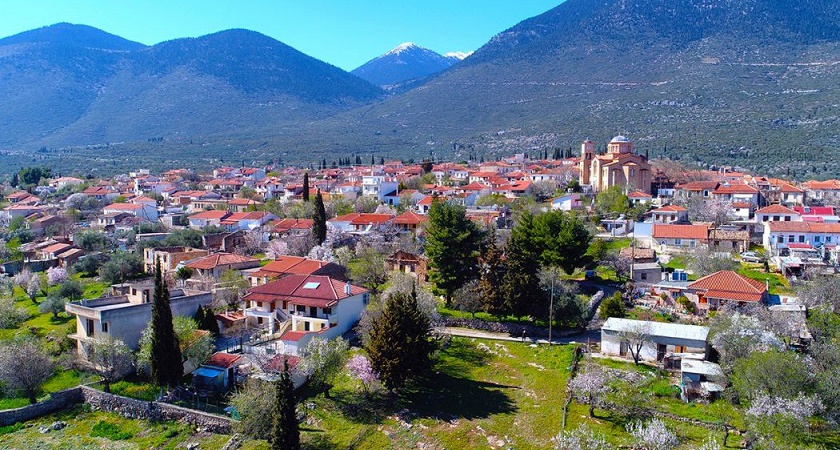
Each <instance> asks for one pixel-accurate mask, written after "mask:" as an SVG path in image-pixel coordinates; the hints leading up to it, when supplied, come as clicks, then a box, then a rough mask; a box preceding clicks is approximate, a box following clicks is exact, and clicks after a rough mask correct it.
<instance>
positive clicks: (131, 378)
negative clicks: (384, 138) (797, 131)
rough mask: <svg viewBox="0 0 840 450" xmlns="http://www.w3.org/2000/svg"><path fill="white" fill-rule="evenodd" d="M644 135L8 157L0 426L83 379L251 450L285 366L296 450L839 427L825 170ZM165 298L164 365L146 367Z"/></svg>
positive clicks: (644, 443)
mask: <svg viewBox="0 0 840 450" xmlns="http://www.w3.org/2000/svg"><path fill="white" fill-rule="evenodd" d="M643 152H645V149H641V150H640V149H637V148H635V147H634V145H633V142H632V141H631V139H628V138H627V137H624V136H616V137H615V138H613V139H611V140H610V141H609V142H592V141H589V140H586V141H584V142H582V144H581V148H580V151H576V152H574V153H573V152H572V151H571V150H569V151H560V150H559V149H558V150H556V151H555V152H554V153H553V154H549V152H548V151H546V152H541V153H540V154H527V153H519V154H515V155H512V156H510V157H507V158H503V159H500V160H498V161H483V160H474V159H473V158H472V157H471V156H470V157H469V159H468V160H466V161H459V162H455V161H423V162H420V163H417V162H404V161H391V160H385V159H380V160H379V161H376V160H375V159H374V160H372V161H369V164H363V163H362V161H361V159H360V158H358V157H357V159H356V161H350V160H349V159H348V160H342V161H337V162H332V163H330V164H328V163H327V161H326V160H324V161H321V162H318V163H315V164H314V165H312V166H310V167H291V166H284V167H281V166H269V167H229V166H225V167H218V168H216V169H215V170H213V172H212V173H195V172H193V171H192V170H190V169H189V168H173V169H171V170H168V171H166V172H163V173H151V172H150V171H149V170H144V169H137V170H136V171H134V172H131V173H127V174H122V175H118V176H114V177H111V178H108V179H105V178H101V179H97V178H91V177H89V176H85V175H83V174H77V175H76V176H68V175H64V174H62V175H64V176H53V173H52V171H51V170H49V169H46V168H42V167H28V168H25V169H22V170H21V171H20V172H19V173H18V174H15V176H14V177H13V179H12V180H10V181H9V182H7V183H5V184H4V185H3V203H2V208H0V218H2V231H3V232H2V236H3V241H2V245H0V259H2V266H0V272H2V274H3V277H2V278H0V281H1V282H2V287H0V291H2V298H0V309H2V310H3V314H2V316H3V318H2V320H0V327H2V329H0V339H2V347H3V348H2V350H0V353H2V355H0V383H1V384H2V386H3V388H4V397H3V398H2V399H0V409H2V411H0V427H3V428H2V430H3V431H0V446H13V445H14V441H13V439H15V438H16V436H21V434H20V433H25V432H26V428H24V427H25V425H23V424H24V423H31V422H27V421H30V420H39V421H41V422H39V424H40V423H43V424H44V425H39V426H41V427H42V428H44V429H46V431H43V430H42V431H41V432H40V433H41V434H42V435H43V436H45V438H48V437H49V436H50V435H58V434H59V433H68V431H67V430H74V429H76V428H74V425H73V422H72V420H73V419H72V418H70V417H67V416H61V412H62V411H66V410H72V409H70V408H73V407H74V406H73V405H75V404H84V405H87V407H90V408H93V410H94V411H95V412H91V411H90V410H86V412H84V414H88V415H95V414H103V415H102V416H96V417H100V419H97V420H100V423H109V424H111V425H109V426H113V427H120V426H121V427H123V428H124V430H123V431H125V430H128V429H134V428H132V425H130V421H129V419H131V420H135V419H138V420H139V419H144V420H150V421H152V422H160V421H163V422H166V423H169V422H167V421H170V422H171V421H175V422H177V421H178V420H180V423H189V424H190V426H189V427H187V428H186V431H184V430H182V431H181V432H179V433H181V434H182V435H183V437H182V439H183V440H182V441H178V442H175V441H172V442H171V443H172V444H175V445H183V446H185V447H187V448H190V447H188V444H189V445H192V444H195V446H196V447H198V448H214V446H217V447H219V448H221V445H217V443H219V442H221V443H223V444H225V443H227V444H230V443H231V442H232V441H233V440H234V439H233V438H228V437H227V434H230V433H232V432H233V431H235V432H236V433H237V434H236V436H237V437H236V439H240V440H242V442H239V441H237V442H236V446H226V447H225V448H238V446H244V445H251V444H246V443H243V442H244V441H247V440H249V439H253V445H254V446H255V447H247V448H262V447H259V446H260V445H268V444H267V443H266V440H268V441H271V440H272V435H271V430H272V429H271V426H270V424H271V415H272V414H274V411H275V410H274V406H275V405H274V404H273V403H271V402H268V406H266V402H259V401H257V400H256V399H258V398H271V397H272V396H274V395H275V394H274V389H273V388H271V387H270V386H273V385H274V383H279V382H278V381H277V380H285V379H286V378H288V382H289V383H291V384H292V385H294V387H295V394H294V395H295V396H296V397H297V399H298V402H297V415H296V416H295V417H293V421H295V420H296V421H295V429H296V430H297V426H298V425H297V423H298V422H299V424H300V429H301V431H302V432H301V435H300V436H301V440H302V442H303V446H304V447H305V448H338V447H342V448H343V447H354V448H407V447H409V446H411V447H416V448H549V447H552V446H554V448H558V449H566V448H582V447H574V446H573V445H572V444H571V443H572V442H583V441H587V440H588V441H587V442H594V443H598V442H600V443H601V444H602V445H603V446H602V447H583V448H619V447H620V446H624V447H622V448H704V449H720V448H767V449H769V448H815V449H816V448H837V447H836V446H837V445H840V434H838V433H837V429H836V420H837V419H838V418H840V390H838V387H837V383H836V377H837V376H838V375H840V373H838V368H837V367H838V366H837V364H836V362H837V361H838V359H837V358H839V357H840V353H838V352H840V334H838V331H837V330H838V327H837V326H836V324H837V323H840V322H838V317H840V316H838V310H837V309H836V308H838V307H840V289H838V288H840V277H838V276H837V273H838V269H840V180H829V181H804V182H795V181H792V180H784V179H778V178H771V177H766V176H763V175H762V174H754V173H746V172H744V171H741V170H738V169H737V168H729V167H720V168H718V169H716V170H699V169H694V168H691V167H687V166H683V165H681V164H678V163H676V162H674V161H670V160H662V159H656V160H653V159H650V160H649V159H648V157H647V156H646V154H645V153H643ZM161 302H164V303H161ZM160 305H168V307H167V308H166V311H167V312H166V314H164V315H167V316H171V317H170V320H169V321H168V323H170V325H169V328H170V329H171V330H173V333H174V337H175V339H174V340H173V341H172V342H175V345H176V347H175V350H174V352H175V353H177V354H176V355H174V357H175V358H176V359H175V360H174V361H175V363H171V361H173V360H170V365H171V364H174V365H175V366H180V367H181V369H182V370H177V373H176V375H175V376H174V378H170V379H169V381H168V382H164V383H161V382H160V381H161V380H162V378H159V377H158V375H159V374H160V373H161V372H160V371H161V369H160V366H159V364H160V362H159V360H157V359H156V358H157V357H156V356H155V355H156V354H157V353H156V350H155V348H156V347H155V346H156V345H157V344H156V343H157V342H159V341H160V339H161V338H160V336H158V335H157V334H156V333H159V331H156V330H159V329H160V328H156V326H152V325H151V324H154V323H162V322H157V321H158V320H163V319H160V316H161V312H160V309H159V308H160V307H161V306H160ZM398 305H402V306H398ZM406 305H408V306H406ZM412 308H413V309H412ZM398 310H399V311H402V310H406V311H408V312H405V314H407V316H405V317H401V318H400V317H398V316H397V311H398ZM412 314H413V315H412ZM406 317H411V318H412V319H410V320H409V319H406ZM389 319H393V320H396V322H393V323H389V322H387V321H388V320H389ZM406 324H411V326H408V325H406ZM417 330H419V331H417ZM412 332H417V333H419V334H417V335H415V336H413V337H412V336H411V334H410V333H412ZM404 335H405V336H407V337H405V341H400V339H402V337H403V336H404ZM386 338H387V339H388V341H387V342H388V344H387V345H384V344H382V343H381V342H379V341H378V339H386ZM383 342H384V341H383ZM406 343H411V344H410V345H409V344H406ZM170 350H171V349H170ZM401 352H402V353H401ZM170 353H172V352H170ZM103 354H104V355H105V356H103ZM168 357H173V355H172V354H169V355H168ZM389 368H390V369H389ZM394 368H397V370H396V371H395V370H394ZM21 372H25V373H26V374H27V375H30V376H26V377H24V376H20V373H21ZM394 372H396V373H394ZM79 385H82V387H81V388H79V387H77V386H79ZM266 386H269V387H266ZM510 386H517V387H518V388H520V389H521V392H516V393H509V392H508V390H507V388H509V387H510ZM331 391H332V395H331ZM66 392H71V394H65V393H66ZM438 395H441V396H443V395H449V396H451V398H452V399H457V401H455V400H453V402H452V404H451V405H447V404H446V402H445V401H444V402H440V398H438V397H437V396H438ZM71 396H74V397H73V398H74V399H75V400H74V401H69V400H65V397H67V398H70V397H71ZM444 398H445V397H444ZM132 401H138V402H144V403H143V404H144V405H157V406H154V408H157V409H155V410H156V411H162V412H161V413H160V414H159V415H143V414H140V413H134V412H130V411H134V410H133V409H132V408H134V407H135V406H131V407H129V406H126V405H134V403H131V402H132ZM470 402H472V403H470ZM30 403H31V404H32V405H30ZM167 405H174V407H175V408H177V410H176V409H167V408H170V406H167ZM395 405H396V406H395ZM148 407H149V410H152V409H154V408H152V406H148ZM76 408H80V407H78V406H77V407H76ZM260 408H262V409H260ZM292 408H294V405H293V407H292ZM192 411H194V412H192ZM532 411H533V412H532ZM56 414H57V415H58V416H56ZM84 414H83V415H84ZM107 414H113V416H111V415H107ZM150 414H151V413H150ZM293 415H294V414H293ZM547 415H548V416H551V419H547V418H545V417H544V416H547ZM125 417H128V418H129V419H125ZM359 417H365V419H364V420H362V419H359ZM266 420H268V422H266ZM528 421H532V422H533V423H531V424H528V425H525V424H524V423H525V422H528ZM56 424H58V425H56ZM115 424H116V425H115ZM53 425H55V426H53ZM65 427H66V429H65ZM36 428H37V427H36ZM141 428H142V427H141ZM196 428H198V429H201V430H202V431H201V432H196V431H195V429H196ZM22 430H23V431H22ZM190 430H192V431H190ZM125 433H126V434H125V436H126V437H124V439H127V440H129V441H131V442H140V441H134V440H133V439H139V438H140V437H143V436H144V434H143V431H140V430H136V431H131V432H129V431H125ZM319 433H321V434H319ZM176 434H177V433H176ZM111 437H112V438H113V436H111ZM105 438H107V436H105ZM4 439H9V440H8V441H6V443H5V444H4V443H3V442H4ZM79 439H82V438H79ZM85 439H87V437H85ZM173 439H175V438H173ZM179 439H181V438H179ZM657 439H658V440H659V441H657ZM117 440H119V439H117ZM188 441H189V442H188ZM79 442H83V441H79ZM84 442H87V441H84ZM96 442H99V444H102V442H101V441H96ZM143 442H145V441H143ZM657 442H658V443H657ZM325 443H331V444H332V445H333V446H334V447H328V446H327V445H326V444H325ZM601 444H599V445H601ZM138 445H144V444H138ZM149 445H150V446H158V445H161V446H162V445H163V444H162V443H159V444H154V445H152V444H149ZM230 445H233V444H230ZM656 445H663V446H656ZM196 447H191V448H196ZM242 448H246V447H242ZM266 448H267V447H266Z"/></svg>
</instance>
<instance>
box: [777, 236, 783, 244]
mask: <svg viewBox="0 0 840 450" xmlns="http://www.w3.org/2000/svg"><path fill="white" fill-rule="evenodd" d="M783 242H785V237H784V236H777V237H776V243H779V244H781V243H783Z"/></svg>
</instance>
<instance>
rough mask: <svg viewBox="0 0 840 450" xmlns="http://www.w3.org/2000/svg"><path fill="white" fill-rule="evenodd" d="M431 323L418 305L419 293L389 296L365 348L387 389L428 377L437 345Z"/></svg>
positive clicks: (375, 321)
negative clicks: (430, 335)
mask: <svg viewBox="0 0 840 450" xmlns="http://www.w3.org/2000/svg"><path fill="white" fill-rule="evenodd" d="M430 331H431V324H430V323H429V319H428V317H426V316H425V315H424V314H423V313H422V312H421V311H420V308H419V305H418V304H417V290H416V288H415V289H414V290H412V292H411V294H408V293H405V292H396V293H393V294H391V295H389V296H388V298H387V299H386V301H385V308H384V310H383V311H382V314H380V315H379V316H378V317H376V318H375V319H374V320H373V325H372V327H371V331H370V339H369V341H368V346H367V348H366V350H367V353H368V356H369V357H370V363H371V366H372V367H373V369H374V370H375V371H376V373H377V374H379V379H380V380H382V383H383V384H384V385H385V387H386V388H388V389H391V390H395V389H400V388H402V387H404V386H405V385H406V384H407V383H408V382H409V381H411V380H415V379H417V378H420V377H422V376H423V375H425V374H427V373H428V372H429V371H430V369H431V367H432V359H431V355H432V351H434V345H433V344H432V342H431V340H429V332H430Z"/></svg>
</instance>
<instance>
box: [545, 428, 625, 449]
mask: <svg viewBox="0 0 840 450" xmlns="http://www.w3.org/2000/svg"><path fill="white" fill-rule="evenodd" d="M612 448H613V447H612V446H611V445H609V444H607V441H606V440H605V439H604V438H603V437H602V436H600V435H598V434H595V432H594V431H592V430H591V429H590V428H589V427H587V426H586V425H581V426H579V427H577V428H575V429H574V430H572V431H568V430H567V431H563V432H562V433H560V434H558V435H557V437H556V438H554V450H611V449H612Z"/></svg>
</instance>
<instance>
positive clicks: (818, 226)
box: [767, 222, 840, 233]
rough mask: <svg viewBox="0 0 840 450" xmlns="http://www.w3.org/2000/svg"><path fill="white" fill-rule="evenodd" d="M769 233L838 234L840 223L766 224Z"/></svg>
mask: <svg viewBox="0 0 840 450" xmlns="http://www.w3.org/2000/svg"><path fill="white" fill-rule="evenodd" d="M767 226H768V227H770V232H771V233H773V232H786V231H792V232H799V233H840V223H825V222H767Z"/></svg>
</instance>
